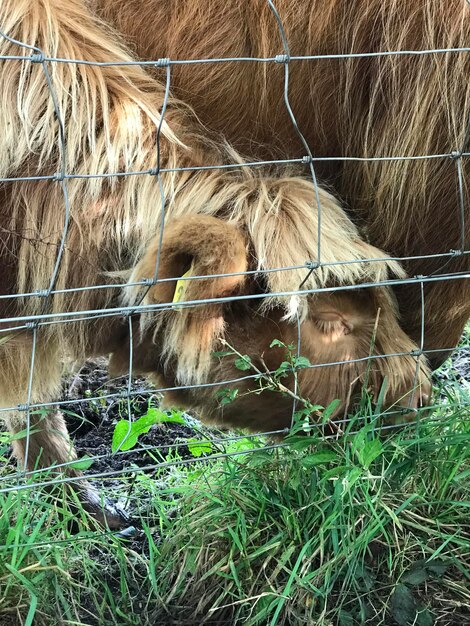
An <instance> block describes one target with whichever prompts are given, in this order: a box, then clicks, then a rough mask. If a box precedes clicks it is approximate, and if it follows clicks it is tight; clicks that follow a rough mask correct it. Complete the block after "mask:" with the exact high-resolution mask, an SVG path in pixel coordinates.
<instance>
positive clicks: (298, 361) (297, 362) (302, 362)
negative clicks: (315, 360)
mask: <svg viewBox="0 0 470 626" xmlns="http://www.w3.org/2000/svg"><path fill="white" fill-rule="evenodd" d="M293 365H294V367H295V368H296V369H305V368H306V367H310V365H311V363H310V361H309V360H308V359H307V358H306V357H304V356H296V357H294V359H293Z"/></svg>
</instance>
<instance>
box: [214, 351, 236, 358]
mask: <svg viewBox="0 0 470 626" xmlns="http://www.w3.org/2000/svg"><path fill="white" fill-rule="evenodd" d="M231 355H233V352H232V351H231V350H217V351H215V352H213V353H212V356H216V357H219V358H221V357H224V356H231Z"/></svg>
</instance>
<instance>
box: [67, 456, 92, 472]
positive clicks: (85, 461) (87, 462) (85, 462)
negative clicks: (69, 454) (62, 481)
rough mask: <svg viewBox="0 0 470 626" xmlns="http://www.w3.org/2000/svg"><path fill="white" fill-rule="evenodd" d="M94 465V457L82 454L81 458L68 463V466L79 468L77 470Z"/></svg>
mask: <svg viewBox="0 0 470 626" xmlns="http://www.w3.org/2000/svg"><path fill="white" fill-rule="evenodd" d="M92 465H93V459H90V457H88V456H86V455H85V456H82V457H81V458H80V459H77V460H76V461H74V462H73V463H70V465H67V467H68V468H71V469H77V470H87V469H89V468H90V467H91V466H92Z"/></svg>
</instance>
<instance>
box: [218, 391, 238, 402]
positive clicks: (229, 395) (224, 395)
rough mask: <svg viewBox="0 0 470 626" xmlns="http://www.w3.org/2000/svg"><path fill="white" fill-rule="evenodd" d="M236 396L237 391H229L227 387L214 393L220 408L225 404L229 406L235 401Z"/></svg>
mask: <svg viewBox="0 0 470 626" xmlns="http://www.w3.org/2000/svg"><path fill="white" fill-rule="evenodd" d="M237 395H238V389H229V388H228V387H224V388H223V389H218V390H217V391H216V392H215V397H216V398H217V400H218V401H219V404H220V406H225V405H226V404H230V403H231V402H233V401H234V400H235V398H236V397H237Z"/></svg>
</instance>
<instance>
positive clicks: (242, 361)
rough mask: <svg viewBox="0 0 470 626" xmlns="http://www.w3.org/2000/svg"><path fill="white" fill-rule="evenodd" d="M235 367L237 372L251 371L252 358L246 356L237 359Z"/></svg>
mask: <svg viewBox="0 0 470 626" xmlns="http://www.w3.org/2000/svg"><path fill="white" fill-rule="evenodd" d="M235 367H236V368H237V370H242V371H243V372H245V371H246V370H249V369H251V367H252V363H251V359H250V357H249V356H248V355H246V354H244V355H243V356H242V357H239V358H238V359H235Z"/></svg>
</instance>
